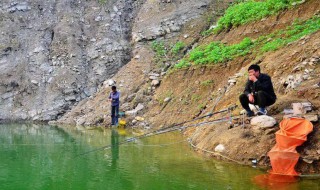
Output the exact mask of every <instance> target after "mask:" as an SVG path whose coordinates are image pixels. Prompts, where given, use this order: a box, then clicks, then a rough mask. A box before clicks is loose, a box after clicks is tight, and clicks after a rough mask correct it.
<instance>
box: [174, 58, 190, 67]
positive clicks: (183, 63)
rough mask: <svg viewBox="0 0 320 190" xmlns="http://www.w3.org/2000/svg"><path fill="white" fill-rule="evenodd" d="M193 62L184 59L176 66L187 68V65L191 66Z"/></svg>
mask: <svg viewBox="0 0 320 190" xmlns="http://www.w3.org/2000/svg"><path fill="white" fill-rule="evenodd" d="M190 66H191V64H190V63H189V62H187V61H186V60H184V59H182V60H181V61H180V62H179V63H177V64H175V65H174V68H176V69H182V68H186V67H190Z"/></svg>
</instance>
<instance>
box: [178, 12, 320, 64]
mask: <svg viewBox="0 0 320 190" xmlns="http://www.w3.org/2000/svg"><path fill="white" fill-rule="evenodd" d="M318 30H320V16H319V15H316V16H314V17H312V18H311V19H308V20H306V21H301V20H299V19H297V20H296V21H295V22H294V23H292V25H291V26H288V27H287V28H286V29H284V30H278V31H275V32H273V33H270V34H268V35H263V36H260V37H258V38H257V39H250V38H248V37H246V38H244V39H243V40H242V41H241V42H240V43H237V44H232V45H225V44H223V43H222V42H211V43H210V44H208V45H202V46H199V47H197V48H195V49H193V50H192V51H191V52H190V53H189V55H187V56H186V57H185V58H183V59H182V60H181V61H180V62H179V63H177V64H176V65H175V66H174V68H176V69H181V68H185V67H189V66H191V65H204V64H215V63H223V62H226V61H228V60H232V59H234V58H236V57H239V56H244V55H247V54H248V53H255V54H263V53H265V52H268V51H275V50H277V49H279V48H281V47H283V46H285V45H287V44H289V43H292V42H294V41H297V40H299V39H301V38H302V37H304V36H306V35H310V34H312V33H314V32H316V31H318Z"/></svg>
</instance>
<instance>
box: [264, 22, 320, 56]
mask: <svg viewBox="0 0 320 190" xmlns="http://www.w3.org/2000/svg"><path fill="white" fill-rule="evenodd" d="M318 30H320V17H319V16H314V17H313V18H311V19H309V20H307V21H305V22H301V21H296V22H294V23H293V24H292V25H291V26H289V27H287V28H286V29H285V30H279V31H277V32H275V33H273V34H271V35H269V36H268V38H267V37H261V38H260V39H259V42H260V43H261V44H263V45H262V47H261V51H262V52H267V51H275V50H277V49H279V48H280V47H283V46H285V45H287V44H289V43H291V42H294V41H296V40H299V39H300V38H302V37H303V36H306V35H310V34H312V33H314V32H316V31H318ZM270 36H272V37H274V39H273V40H269V39H271V37H270Z"/></svg>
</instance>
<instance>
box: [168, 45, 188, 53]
mask: <svg viewBox="0 0 320 190" xmlns="http://www.w3.org/2000/svg"><path fill="white" fill-rule="evenodd" d="M185 46H186V45H185V44H184V43H183V42H177V43H176V44H174V45H173V47H172V49H171V52H172V53H173V54H174V55H177V54H178V53H179V52H180V51H181V50H182V49H183V48H184V47H185Z"/></svg>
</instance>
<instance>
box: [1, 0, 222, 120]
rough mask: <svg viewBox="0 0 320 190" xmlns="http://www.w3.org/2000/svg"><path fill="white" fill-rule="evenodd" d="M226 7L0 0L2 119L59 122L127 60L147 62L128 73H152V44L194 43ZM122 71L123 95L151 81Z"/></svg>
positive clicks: (207, 0) (129, 0)
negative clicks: (157, 41)
mask: <svg viewBox="0 0 320 190" xmlns="http://www.w3.org/2000/svg"><path fill="white" fill-rule="evenodd" d="M224 5H225V3H222V2H219V4H218V3H217V1H214V0H201V1H192V0H187V1H143V0H140V1H139V0H126V1H122V0H107V1H98V0H96V1H84V0H72V1H69V0H53V1H52V0H46V1H40V0H36V1H31V0H17V1H12V0H4V1H1V2H0V27H1V31H2V32H1V35H0V68H1V69H0V120H37V121H49V120H56V119H59V118H60V117H61V116H63V115H64V114H65V113H66V112H67V111H68V110H70V109H71V108H72V107H74V106H76V105H77V104H78V103H79V102H80V101H81V100H85V101H87V100H86V99H87V98H88V97H91V96H92V95H94V94H95V93H96V92H97V90H98V89H99V87H101V86H102V84H103V82H104V81H105V80H106V79H109V78H112V77H113V75H114V74H115V73H116V72H117V71H118V70H119V69H120V68H122V67H123V66H124V65H125V64H127V63H128V62H130V63H135V62H140V63H142V65H141V68H138V69H137V67H136V66H131V67H130V66H129V67H128V68H130V71H128V72H135V73H136V74H137V76H141V75H144V74H146V73H147V72H149V71H150V70H151V69H152V67H153V65H152V58H153V54H152V52H151V51H150V44H148V41H150V40H154V39H159V38H161V39H164V40H167V41H170V40H171V41H173V42H175V41H177V40H178V39H179V37H180V38H181V37H182V36H184V38H188V37H189V36H190V38H189V39H190V40H189V41H190V44H192V43H193V38H191V36H192V34H191V33H190V32H193V31H196V33H199V32H200V30H202V29H203V28H204V27H207V26H208V24H209V23H208V22H202V21H203V20H206V17H207V16H206V14H207V13H208V12H210V15H212V11H213V10H214V9H215V7H216V8H218V7H219V8H220V7H221V6H224ZM200 18H201V19H200ZM200 21H201V22H200ZM193 22H194V23H193ZM196 22H198V23H196ZM192 23H193V24H192ZM186 26H188V27H189V28H188V27H186ZM144 51H148V52H149V53H150V54H149V55H148V53H147V54H145V55H143V52H144ZM132 57H135V58H133V59H131V58H132ZM140 57H141V58H140ZM139 58H140V59H139ZM130 60H131V61H130ZM168 64H169V63H168ZM142 67H143V68H142ZM134 70H135V71H134ZM140 71H142V73H141V72H140ZM123 73H124V74H123V75H122V76H121V78H120V77H118V78H117V77H115V78H117V80H118V82H119V81H120V82H121V81H122V85H121V86H122V87H123V90H122V91H124V93H125V91H127V93H128V94H132V93H135V92H137V91H138V90H137V88H138V87H139V84H142V83H143V84H144V83H145V81H144V79H143V80H141V81H140V83H139V82H138V83H135V82H137V81H139V80H136V79H137V76H135V75H130V74H128V73H126V71H123ZM128 75H130V76H128ZM126 77H128V78H126ZM130 77H131V78H132V80H130ZM138 78H139V77H138ZM140 78H141V77H140ZM132 81H134V82H132ZM124 83H127V84H124ZM133 85H138V86H135V87H132V86H133ZM131 87H132V88H131ZM81 104H83V103H81ZM104 109H105V107H104ZM90 111H91V109H90Z"/></svg>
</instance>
